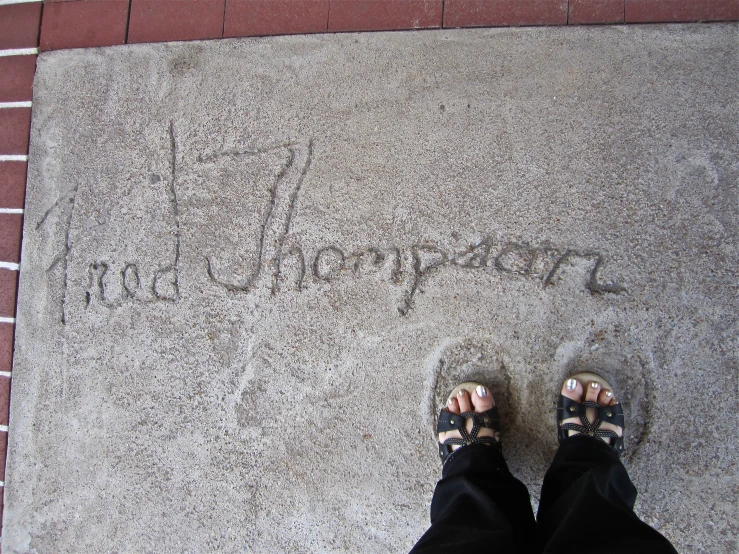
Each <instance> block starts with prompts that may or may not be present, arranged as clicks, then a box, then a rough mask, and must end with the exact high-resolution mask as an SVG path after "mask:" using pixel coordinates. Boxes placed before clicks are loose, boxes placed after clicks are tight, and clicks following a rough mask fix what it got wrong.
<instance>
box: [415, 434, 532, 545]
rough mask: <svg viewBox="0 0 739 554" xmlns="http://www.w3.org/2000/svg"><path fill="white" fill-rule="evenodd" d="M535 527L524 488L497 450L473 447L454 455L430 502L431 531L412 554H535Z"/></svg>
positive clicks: (527, 494) (422, 538)
mask: <svg viewBox="0 0 739 554" xmlns="http://www.w3.org/2000/svg"><path fill="white" fill-rule="evenodd" d="M535 531H536V523H535V521H534V513H533V510H532V509H531V500H530V498H529V492H528V490H526V487H525V485H524V484H523V483H521V482H520V481H519V480H518V479H516V478H515V477H513V475H511V473H510V472H509V471H508V466H507V465H506V463H505V460H503V455H502V454H501V452H500V450H499V449H498V448H494V447H491V446H488V445H482V444H473V445H469V446H464V447H462V448H460V449H459V450H457V451H455V452H454V454H452V458H450V459H449V460H448V461H447V463H446V464H445V465H444V470H443V472H442V479H441V481H439V482H438V483H437V484H436V489H435V490H434V497H433V499H432V501H431V527H430V528H429V530H428V531H426V533H425V534H424V535H423V537H421V539H420V540H419V541H418V543H417V544H416V546H414V547H413V550H411V552H412V554H430V553H444V554H449V553H457V552H459V553H463V554H476V553H478V552H489V553H500V554H509V553H510V554H512V553H516V554H519V553H527V554H528V553H530V552H533V547H534V538H535Z"/></svg>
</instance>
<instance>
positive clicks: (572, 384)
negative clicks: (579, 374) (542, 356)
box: [567, 379, 577, 390]
mask: <svg viewBox="0 0 739 554" xmlns="http://www.w3.org/2000/svg"><path fill="white" fill-rule="evenodd" d="M576 386H577V381H575V380H574V379H569V380H568V381H567V390H575V387H576Z"/></svg>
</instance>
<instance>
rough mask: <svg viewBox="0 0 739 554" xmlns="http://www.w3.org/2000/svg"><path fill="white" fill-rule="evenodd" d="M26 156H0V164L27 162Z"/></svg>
mask: <svg viewBox="0 0 739 554" xmlns="http://www.w3.org/2000/svg"><path fill="white" fill-rule="evenodd" d="M27 161H28V156H27V155H26V154H0V162H27Z"/></svg>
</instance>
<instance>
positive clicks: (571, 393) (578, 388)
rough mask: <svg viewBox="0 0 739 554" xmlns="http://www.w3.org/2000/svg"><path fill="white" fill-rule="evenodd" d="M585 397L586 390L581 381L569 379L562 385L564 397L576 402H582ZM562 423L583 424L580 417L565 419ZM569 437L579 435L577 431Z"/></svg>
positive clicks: (570, 432) (572, 432)
mask: <svg viewBox="0 0 739 554" xmlns="http://www.w3.org/2000/svg"><path fill="white" fill-rule="evenodd" d="M584 395H585V390H584V388H583V385H582V383H581V382H580V381H578V380H576V379H567V381H565V384H564V385H562V396H566V397H567V398H569V399H570V400H574V401H575V402H582V401H583V396H584ZM562 423H577V424H578V425H579V424H580V423H581V421H580V418H579V417H570V418H567V419H565V420H564V421H563V422H562ZM567 434H568V436H572V435H577V434H578V433H577V431H569V432H568V433H567Z"/></svg>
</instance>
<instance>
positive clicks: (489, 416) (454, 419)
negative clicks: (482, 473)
mask: <svg viewBox="0 0 739 554" xmlns="http://www.w3.org/2000/svg"><path fill="white" fill-rule="evenodd" d="M479 386H484V385H480V383H475V382H473V381H467V382H465V383H462V384H461V385H458V386H457V387H455V389H454V390H453V391H452V392H451V393H450V394H449V398H448V399H447V404H448V400H449V399H451V398H454V397H455V396H456V395H457V393H458V392H459V391H460V390H462V389H465V390H466V391H467V392H469V393H470V396H471V395H472V393H473V392H474V390H475V389H476V388H477V387H479ZM488 394H490V389H488ZM468 419H472V430H471V431H470V432H467V428H466V424H467V420H468ZM482 427H487V428H488V429H492V430H493V431H498V432H499V433H500V416H499V415H498V407H497V406H493V407H492V408H490V409H489V410H487V411H485V412H481V413H476V412H464V413H462V414H459V415H457V414H453V413H452V412H449V411H447V410H445V409H443V408H442V409H441V411H440V412H439V423H438V424H437V425H436V432H437V434H438V433H445V432H447V431H459V433H460V434H461V435H462V438H448V439H446V440H445V441H444V442H443V443H442V442H440V443H439V457H440V458H441V461H442V463H446V462H447V460H449V458H450V457H451V455H452V453H453V452H459V451H460V450H462V448H464V447H465V446H467V445H468V444H490V445H492V446H497V447H498V448H500V441H498V440H496V439H495V438H494V437H488V436H483V437H478V436H477V433H479V432H480V429H481V428H482ZM456 445H460V446H462V448H458V449H457V450H452V446H456Z"/></svg>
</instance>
